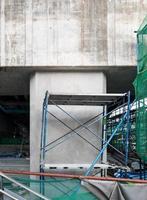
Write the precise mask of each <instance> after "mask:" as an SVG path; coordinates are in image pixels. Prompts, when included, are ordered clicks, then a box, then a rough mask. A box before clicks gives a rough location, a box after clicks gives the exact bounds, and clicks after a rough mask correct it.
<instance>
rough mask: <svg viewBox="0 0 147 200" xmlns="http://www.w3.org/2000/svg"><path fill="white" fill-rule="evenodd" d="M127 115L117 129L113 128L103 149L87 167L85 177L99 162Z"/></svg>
mask: <svg viewBox="0 0 147 200" xmlns="http://www.w3.org/2000/svg"><path fill="white" fill-rule="evenodd" d="M126 116H127V113H126V114H125V115H124V116H123V118H122V119H121V121H120V123H119V124H118V125H117V127H116V128H115V130H114V131H113V133H112V135H111V136H110V138H109V139H108V141H107V142H106V143H105V145H104V147H103V149H102V150H101V151H100V152H99V154H98V155H97V157H96V159H95V160H94V161H93V162H92V164H91V166H90V167H89V169H88V170H87V172H86V174H85V176H88V175H89V174H90V172H91V171H92V170H93V168H94V166H95V164H96V163H97V161H98V160H99V158H100V157H101V155H102V154H103V153H104V151H105V149H106V148H107V146H108V144H109V143H110V141H111V140H112V138H113V136H114V135H115V134H116V132H117V130H118V129H119V128H120V127H121V125H122V123H123V122H124V119H125V118H126Z"/></svg>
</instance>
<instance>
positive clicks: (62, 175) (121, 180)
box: [0, 170, 147, 184]
mask: <svg viewBox="0 0 147 200" xmlns="http://www.w3.org/2000/svg"><path fill="white" fill-rule="evenodd" d="M0 172H2V173H4V174H13V175H17V174H19V175H32V176H46V177H55V178H72V179H80V180H83V179H87V180H98V181H117V182H130V183H141V184H142V183H144V184H147V180H139V179H125V178H112V177H97V176H80V175H72V174H52V173H39V172H30V171H13V170H0Z"/></svg>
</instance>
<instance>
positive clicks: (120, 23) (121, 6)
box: [107, 0, 147, 66]
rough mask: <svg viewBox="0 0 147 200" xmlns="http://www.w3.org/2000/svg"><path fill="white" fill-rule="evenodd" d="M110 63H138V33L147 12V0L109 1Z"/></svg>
mask: <svg viewBox="0 0 147 200" xmlns="http://www.w3.org/2000/svg"><path fill="white" fill-rule="evenodd" d="M107 13H108V21H107V26H108V27H107V30H108V37H107V38H108V65H114V66H116V65H118V66H119V65H136V34H135V33H134V31H137V30H138V28H139V26H140V25H141V23H142V21H143V19H144V17H145V15H146V14H147V1H146V0H109V1H108V11H107Z"/></svg>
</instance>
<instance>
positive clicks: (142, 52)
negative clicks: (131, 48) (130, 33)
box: [137, 16, 147, 72]
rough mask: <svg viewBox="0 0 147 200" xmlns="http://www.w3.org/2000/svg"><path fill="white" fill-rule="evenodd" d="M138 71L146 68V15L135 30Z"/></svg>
mask: <svg viewBox="0 0 147 200" xmlns="http://www.w3.org/2000/svg"><path fill="white" fill-rule="evenodd" d="M137 47H138V51H137V52H138V72H142V71H144V70H147V16H146V17H145V19H144V21H143V23H142V25H141V26H140V28H139V30H138V31H137Z"/></svg>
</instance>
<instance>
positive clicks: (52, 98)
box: [40, 91, 131, 176]
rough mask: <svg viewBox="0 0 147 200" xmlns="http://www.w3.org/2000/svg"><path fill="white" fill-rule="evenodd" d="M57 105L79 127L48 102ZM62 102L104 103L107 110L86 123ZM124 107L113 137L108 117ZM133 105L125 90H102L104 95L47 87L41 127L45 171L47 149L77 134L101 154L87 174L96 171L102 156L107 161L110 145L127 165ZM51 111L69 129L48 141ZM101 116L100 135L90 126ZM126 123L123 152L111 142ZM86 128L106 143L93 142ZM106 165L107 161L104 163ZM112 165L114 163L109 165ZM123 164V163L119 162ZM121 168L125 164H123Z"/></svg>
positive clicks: (71, 103)
mask: <svg viewBox="0 0 147 200" xmlns="http://www.w3.org/2000/svg"><path fill="white" fill-rule="evenodd" d="M50 105H54V106H56V107H57V108H58V109H59V110H60V111H62V112H63V113H65V114H66V115H67V116H68V117H69V118H71V119H72V120H73V121H75V122H77V123H78V124H79V125H78V127H76V128H74V129H73V128H71V127H70V126H69V125H68V124H67V123H65V122H64V121H63V120H61V119H60V118H59V117H57V116H56V115H55V114H53V113H51V112H50V111H49V110H48V106H50ZM62 105H84V106H85V105H87V106H89V105H91V106H103V108H104V109H103V110H104V111H103V112H102V113H100V114H99V115H97V116H95V117H93V118H91V119H89V120H88V121H86V122H84V123H82V122H81V121H80V120H79V119H77V118H76V117H75V116H73V115H72V114H71V113H69V112H67V111H66V110H65V109H63V108H62ZM108 105H111V106H113V107H115V108H114V109H113V110H111V111H110V112H109V111H107V106H108ZM122 107H123V114H122V117H121V119H120V121H119V122H118V124H117V126H116V127H115V128H114V129H113V130H112V132H111V134H110V137H109V138H108V137H107V136H106V135H107V126H106V118H107V116H108V115H110V114H112V113H113V112H114V111H115V110H117V109H119V108H122ZM130 109H131V102H130V92H128V93H125V94H100V95H60V94H59V95H57V94H56V95H54V94H49V93H48V91H46V94H45V98H44V101H43V110H42V129H41V145H40V172H44V168H45V164H46V163H45V158H46V153H47V152H48V151H50V150H51V149H53V148H55V147H57V146H58V145H60V144H62V143H63V142H65V141H66V140H68V139H69V138H70V137H72V136H73V135H75V134H76V135H78V136H79V137H80V138H82V139H83V140H84V141H85V142H86V143H88V144H89V145H91V146H92V147H93V148H94V149H95V150H96V151H97V156H96V158H95V160H94V161H93V162H92V163H91V165H90V166H89V167H88V169H87V171H86V172H85V174H84V175H86V176H87V175H91V174H93V173H92V172H93V170H94V167H95V165H96V163H97V162H98V161H100V159H101V160H102V161H103V159H102V158H103V155H104V152H106V149H107V147H108V146H109V147H110V148H112V149H113V150H114V151H116V152H117V153H119V154H120V155H121V156H122V158H124V162H125V166H126V168H127V165H128V151H129V150H128V148H129V137H130V126H131V125H130V124H131V123H130ZM48 115H51V116H52V117H53V118H55V119H56V120H57V121H59V122H60V123H61V124H63V125H64V126H65V127H66V128H68V129H69V132H68V133H66V134H64V135H62V136H60V137H59V138H57V139H55V140H54V141H51V142H49V143H47V130H48V121H47V119H48ZM99 120H102V121H103V134H102V135H103V137H101V136H99V135H98V134H97V133H96V132H94V131H93V130H91V129H90V126H91V125H92V124H94V123H96V122H98V121H99ZM124 127H125V136H123V137H125V138H124V146H125V152H121V151H120V150H118V149H117V148H116V147H115V146H113V145H112V144H111V141H112V139H113V138H114V136H115V135H116V134H117V132H118V130H120V129H123V128H124ZM83 129H85V130H87V131H88V132H89V133H90V134H91V135H92V136H94V137H96V138H97V140H100V141H101V142H102V147H101V148H100V149H99V148H98V147H97V146H95V145H94V144H93V143H91V142H90V141H88V140H87V139H86V138H85V137H84V136H83V135H82V134H80V132H81V131H82V130H83ZM102 166H103V165H102ZM109 167H110V166H109ZM116 168H119V166H116ZM120 168H121V166H120Z"/></svg>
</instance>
